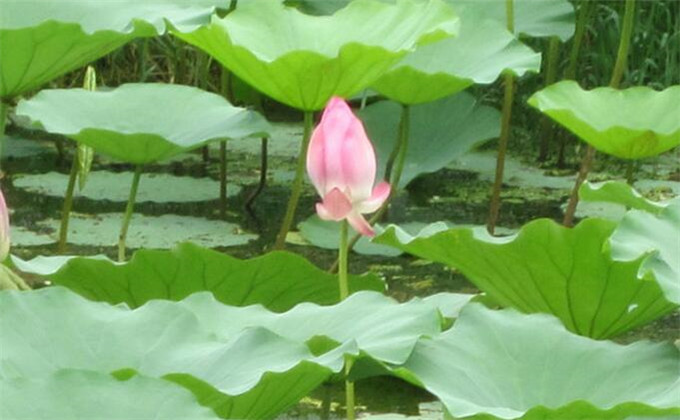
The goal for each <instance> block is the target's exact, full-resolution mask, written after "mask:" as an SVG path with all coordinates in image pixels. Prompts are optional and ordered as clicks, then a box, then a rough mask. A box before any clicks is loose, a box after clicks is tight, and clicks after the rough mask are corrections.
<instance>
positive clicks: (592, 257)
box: [375, 219, 676, 338]
mask: <svg viewBox="0 0 680 420" xmlns="http://www.w3.org/2000/svg"><path fill="white" fill-rule="evenodd" d="M615 227H616V224H615V223H614V222H611V221H608V220H604V219H586V220H584V221H582V222H581V223H579V224H578V225H577V226H576V227H574V228H566V227H564V226H562V225H558V224H557V223H555V222H553V221H552V220H548V219H539V220H535V221H533V222H530V223H528V224H526V225H525V226H523V227H522V229H521V230H520V232H519V233H518V234H516V235H512V236H507V237H492V236H490V235H489V234H488V233H487V232H486V230H485V229H484V228H483V227H479V228H475V229H470V228H464V229H456V228H454V229H447V228H446V227H444V226H442V225H438V224H434V225H430V226H429V227H427V228H425V229H424V230H423V231H421V233H420V234H419V235H418V236H415V237H413V236H410V235H408V234H406V233H405V232H403V231H401V230H400V229H399V228H398V227H396V226H390V227H388V228H387V230H386V231H385V232H384V233H382V234H381V235H379V236H378V237H377V238H376V239H375V241H376V242H378V243H385V244H389V245H392V246H395V247H398V248H400V249H403V250H404V251H406V252H409V253H411V254H414V255H417V256H419V257H421V258H426V259H429V260H432V261H436V262H440V263H443V264H446V265H448V266H451V267H455V268H457V269H459V270H460V271H461V272H462V273H463V274H464V275H465V276H466V277H467V278H468V279H469V280H470V281H471V282H472V283H474V284H475V285H476V286H477V287H479V288H480V289H481V290H482V291H484V292H486V293H487V294H488V295H489V296H490V297H491V298H492V299H494V300H495V301H497V302H498V303H499V304H501V305H502V306H507V307H513V308H516V309H518V310H520V311H522V312H526V313H534V312H543V313H549V314H553V315H555V316H556V317H558V318H559V319H560V320H561V321H562V322H563V323H564V325H565V326H566V327H567V328H568V329H570V330H571V331H574V332H576V333H577V334H581V335H585V336H589V337H593V338H608V337H613V336H615V335H617V334H620V333H623V332H625V331H628V330H630V329H632V328H635V327H637V326H640V325H643V324H646V323H648V322H651V321H653V320H655V319H657V318H659V317H661V316H663V315H665V314H668V313H669V312H671V311H673V310H674V309H675V308H676V305H675V304H672V303H670V302H669V301H667V300H666V298H664V295H663V292H662V290H661V289H660V288H659V285H658V284H657V283H656V282H652V281H647V282H645V281H640V280H639V279H638V271H639V269H640V267H641V264H642V260H643V258H642V257H641V258H637V259H634V260H632V261H626V262H622V261H615V260H613V259H612V257H611V256H610V255H609V253H608V252H606V251H604V250H603V247H604V246H605V244H606V243H607V240H608V239H609V237H610V235H611V234H612V232H613V231H614V228H615Z"/></svg>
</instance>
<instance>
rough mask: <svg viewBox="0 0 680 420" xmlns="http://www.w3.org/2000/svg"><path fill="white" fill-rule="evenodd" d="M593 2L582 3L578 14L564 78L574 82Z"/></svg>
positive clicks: (589, 0) (587, 0)
mask: <svg viewBox="0 0 680 420" xmlns="http://www.w3.org/2000/svg"><path fill="white" fill-rule="evenodd" d="M592 3H593V1H591V0H583V1H581V8H580V10H579V12H578V18H577V20H576V30H575V31H574V37H573V38H572V44H571V51H570V52H569V64H568V65H567V69H566V70H565V71H564V78H565V79H570V80H573V79H574V78H575V77H576V67H577V64H578V56H579V52H580V51H581V43H582V42H583V35H584V34H585V33H586V22H587V21H588V18H589V17H590V11H591V10H592V7H591V4H592Z"/></svg>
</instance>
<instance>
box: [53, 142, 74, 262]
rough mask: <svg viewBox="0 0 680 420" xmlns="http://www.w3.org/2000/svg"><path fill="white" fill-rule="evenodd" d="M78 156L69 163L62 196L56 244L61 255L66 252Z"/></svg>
mask: <svg viewBox="0 0 680 420" xmlns="http://www.w3.org/2000/svg"><path fill="white" fill-rule="evenodd" d="M78 167H79V163H78V154H77V153H76V154H75V155H74V156H73V162H72V163H71V172H70V173H69V176H68V184H67V186H66V194H65V195H64V206H63V207H62V209H61V224H60V225H59V243H58V244H57V252H58V253H60V254H63V253H65V252H66V240H67V239H68V223H69V220H70V218H71V209H72V208H73V192H74V191H75V188H76V179H77V178H78Z"/></svg>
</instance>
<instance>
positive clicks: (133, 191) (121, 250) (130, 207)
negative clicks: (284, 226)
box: [118, 165, 142, 262]
mask: <svg viewBox="0 0 680 420" xmlns="http://www.w3.org/2000/svg"><path fill="white" fill-rule="evenodd" d="M141 176H142V165H137V166H136V167H135V175H134V176H133V178H132V185H131V186H130V195H129V196H128V202H127V206H126V207H125V215H124V216H123V225H122V226H121V228H120V235H119V236H118V261H119V262H124V261H125V238H126V237H127V232H128V227H129V226H130V220H131V219H132V213H133V211H134V208H135V199H136V198H137V188H138V187H139V179H140V178H141Z"/></svg>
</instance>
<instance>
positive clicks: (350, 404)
mask: <svg viewBox="0 0 680 420" xmlns="http://www.w3.org/2000/svg"><path fill="white" fill-rule="evenodd" d="M353 364H354V362H353V361H352V360H349V359H347V361H346V362H345V377H349V372H350V371H351V370H352V365H353ZM345 407H346V408H347V420H354V419H355V418H356V414H355V413H354V382H351V381H348V380H345Z"/></svg>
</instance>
